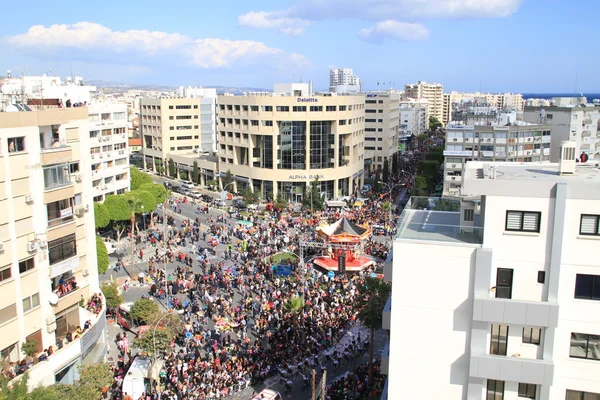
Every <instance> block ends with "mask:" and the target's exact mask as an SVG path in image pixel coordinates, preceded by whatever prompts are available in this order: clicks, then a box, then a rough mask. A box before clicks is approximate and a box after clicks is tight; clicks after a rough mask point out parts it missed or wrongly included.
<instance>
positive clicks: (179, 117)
mask: <svg viewBox="0 0 600 400" xmlns="http://www.w3.org/2000/svg"><path fill="white" fill-rule="evenodd" d="M175 119H192V116H191V115H178V116H176V117H175Z"/></svg>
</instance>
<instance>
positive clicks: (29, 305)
mask: <svg viewBox="0 0 600 400" xmlns="http://www.w3.org/2000/svg"><path fill="white" fill-rule="evenodd" d="M39 305H40V294H39V293H36V294H33V295H31V296H27V297H25V298H24V299H23V312H27V311H29V310H33V309H34V308H36V307H37V306H39Z"/></svg>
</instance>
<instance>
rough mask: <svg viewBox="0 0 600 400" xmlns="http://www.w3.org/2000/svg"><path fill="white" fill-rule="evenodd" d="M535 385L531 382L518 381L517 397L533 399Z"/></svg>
mask: <svg viewBox="0 0 600 400" xmlns="http://www.w3.org/2000/svg"><path fill="white" fill-rule="evenodd" d="M536 389H537V386H536V385H534V384H532V383H519V397H525V398H527V399H535V392H536Z"/></svg>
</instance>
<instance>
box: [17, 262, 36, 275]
mask: <svg viewBox="0 0 600 400" xmlns="http://www.w3.org/2000/svg"><path fill="white" fill-rule="evenodd" d="M34 268H35V261H34V259H33V258H28V259H27V260H23V261H19V273H20V274H22V273H23V272H27V271H29V270H32V269H34Z"/></svg>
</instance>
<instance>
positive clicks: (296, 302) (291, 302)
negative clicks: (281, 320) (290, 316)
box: [283, 296, 304, 314]
mask: <svg viewBox="0 0 600 400" xmlns="http://www.w3.org/2000/svg"><path fill="white" fill-rule="evenodd" d="M302 307H304V301H303V300H302V297H300V296H294V297H290V298H289V299H288V300H287V301H286V302H285V303H284V304H283V308H285V310H286V311H287V312H291V313H294V314H295V313H297V312H298V311H300V310H301V309H302Z"/></svg>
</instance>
